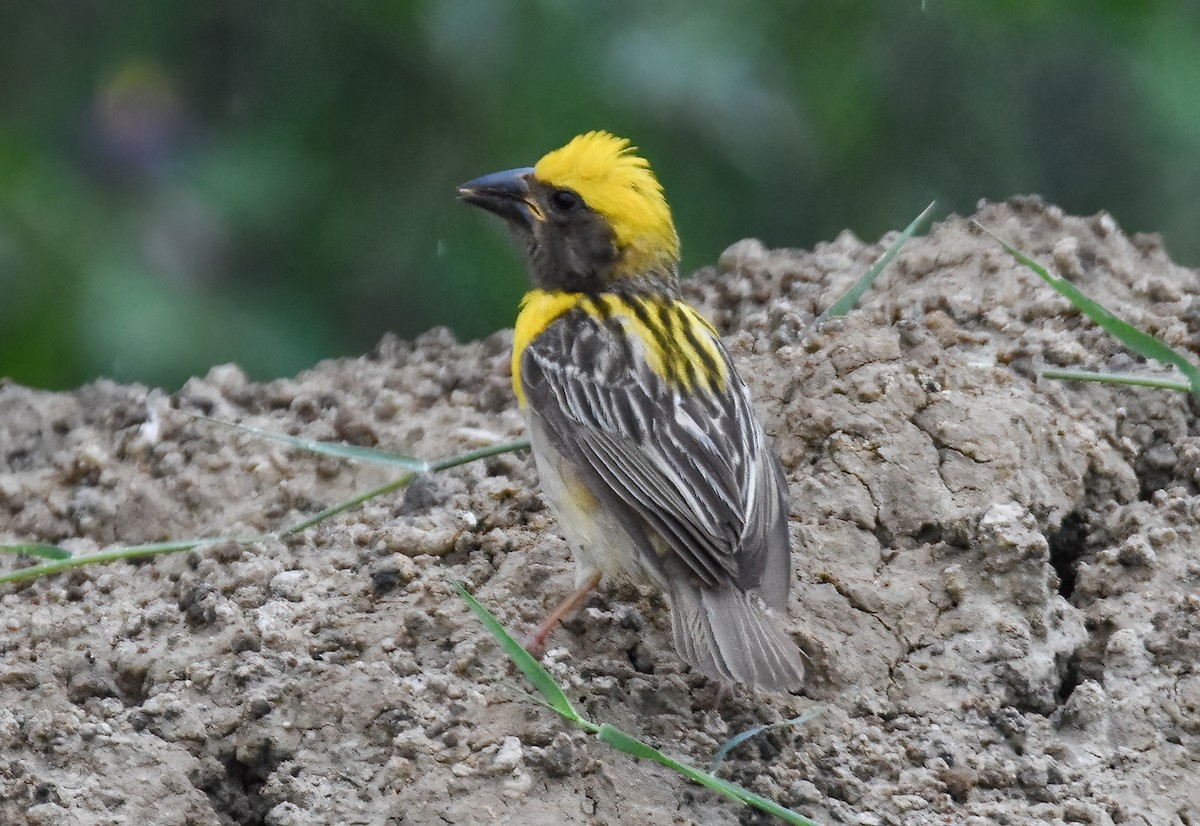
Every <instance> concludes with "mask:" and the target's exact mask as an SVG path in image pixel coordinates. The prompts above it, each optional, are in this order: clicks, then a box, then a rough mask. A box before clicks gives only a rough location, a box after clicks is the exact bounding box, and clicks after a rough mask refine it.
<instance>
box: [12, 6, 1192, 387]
mask: <svg viewBox="0 0 1200 826" xmlns="http://www.w3.org/2000/svg"><path fill="white" fill-rule="evenodd" d="M594 128H605V129H609V130H610V131H613V132H615V133H617V134H620V135H627V136H629V137H630V138H632V139H633V140H634V142H635V143H636V144H637V145H638V146H640V147H641V149H642V152H643V154H645V155H646V156H647V157H648V158H649V159H650V160H651V162H652V163H653V165H654V167H655V169H656V171H657V172H658V173H659V176H660V178H661V179H662V180H663V182H664V184H665V186H666V188H667V194H668V196H669V198H670V200H671V202H672V204H673V207H674V210H675V215H676V220H677V223H678V224H679V229H680V234H681V236H682V238H683V244H684V269H685V270H692V269H695V268H697V267H700V266H702V265H704V264H707V263H711V262H712V261H713V260H715V258H716V256H717V255H719V253H720V251H721V250H722V249H723V248H724V247H725V246H727V245H728V244H730V243H732V242H733V241H736V240H737V239H739V238H742V237H745V236H755V237H759V238H761V239H763V240H764V241H766V242H767V243H768V244H770V245H776V246H781V245H785V246H811V245H812V244H814V243H815V242H817V241H820V240H823V239H828V238H832V237H834V236H835V235H836V234H837V233H838V232H839V231H840V230H842V229H844V228H849V229H851V230H853V231H854V232H855V233H857V234H858V235H860V236H861V237H863V238H866V239H872V240H873V239H876V238H878V237H879V236H880V235H881V234H883V233H884V232H886V231H887V230H889V229H894V228H899V227H902V226H904V225H905V224H907V223H908V221H909V220H911V219H912V218H913V216H915V215H916V214H917V213H918V212H919V211H920V210H921V209H922V207H924V206H925V204H926V203H928V201H930V200H931V199H933V198H937V199H938V200H939V202H940V206H941V214H945V213H946V212H948V211H951V210H953V211H957V212H970V211H972V210H973V209H974V205H975V203H976V201H977V200H978V199H979V198H983V197H986V198H990V199H1003V198H1005V197H1007V196H1009V195H1012V194H1017V193H1025V192H1036V193H1039V194H1042V195H1044V196H1045V197H1046V198H1047V199H1049V200H1051V201H1054V202H1056V203H1058V204H1060V205H1061V206H1063V207H1064V208H1065V209H1067V210H1069V211H1071V212H1076V213H1084V214H1087V213H1092V212H1095V211H1097V210H1100V209H1107V210H1109V211H1111V212H1112V213H1113V214H1114V215H1115V217H1116V218H1117V220H1118V222H1119V223H1120V224H1121V225H1122V226H1123V227H1124V228H1125V229H1126V230H1128V231H1158V232H1161V233H1162V234H1163V235H1164V236H1165V238H1166V242H1167V246H1168V249H1169V251H1170V252H1171V254H1172V255H1173V256H1174V257H1175V258H1176V260H1178V261H1180V262H1182V263H1187V264H1191V265H1195V264H1197V263H1200V233H1197V232H1196V223H1197V203H1198V198H1197V193H1200V4H1197V3H1195V2H1194V0H1188V2H1180V3H1167V2H1133V1H1129V2H1116V1H1115V0H1109V1H1108V2H1104V1H1102V0H1076V2H1058V3H1046V2H1000V1H999V0H995V1H994V2H984V1H983V0H980V1H979V2H961V0H927V1H926V2H920V0H888V1H887V2H848V1H846V0H843V1H841V2H834V1H833V0H826V2H786V3H780V2H727V3H721V4H712V5H705V4H700V3H696V2H662V3H646V2H614V3H567V2H561V0H560V2H551V1H550V0H543V2H517V0H447V1H446V2H370V3H368V2H351V0H324V1H322V0H306V2H298V1H297V0H291V1H290V2H251V1H250V0H236V1H235V0H227V1H226V2H203V3H166V2H141V3H139V2H100V1H99V0H91V1H89V2H83V0H79V2H38V3H33V2H14V1H13V0H9V2H0V375H3V376H9V377H12V378H15V379H16V380H18V381H20V382H23V383H26V384H31V385H36V386H42V387H52V388H61V387H69V386H72V385H75V384H78V383H80V382H83V381H87V380H90V379H92V378H94V377H97V376H110V377H113V378H116V379H119V380H122V381H131V380H136V381H142V382H147V383H153V384H160V385H163V386H165V387H167V388H168V389H174V388H176V387H178V386H179V384H180V383H181V382H183V381H184V380H185V379H186V378H187V377H188V376H190V375H193V374H197V373H204V372H205V371H207V369H208V368H209V367H210V366H211V365H213V364H217V363H222V362H226V361H236V362H238V363H239V364H241V365H242V366H243V367H244V368H245V369H246V370H247V371H248V372H249V373H250V374H251V375H252V376H254V377H256V378H268V377H273V376H279V375H286V374H290V373H293V372H295V371H297V370H299V369H302V368H303V367H305V366H307V365H310V364H312V363H313V362H315V361H316V360H318V359H320V358H323V357H327V356H334V355H344V354H356V353H359V352H362V351H364V350H366V349H368V348H370V347H371V346H372V345H373V344H374V343H375V342H376V341H378V339H379V338H380V336H381V335H382V334H383V333H384V332H385V331H387V330H393V331H395V332H397V333H398V334H400V335H402V336H405V337H411V336H413V335H416V334H418V333H420V332H421V331H423V330H425V329H428V328H429V327H431V326H434V325H438V324H445V325H449V326H450V327H452V328H453V329H454V330H455V331H456V332H457V334H458V335H459V336H460V337H463V338H470V337H476V336H480V335H484V334H487V333H489V332H491V331H492V330H495V329H497V328H499V327H502V326H506V325H509V324H511V321H512V318H513V316H514V313H515V308H516V303H517V301H518V299H519V297H520V295H521V293H522V292H523V288H524V275H523V270H522V267H521V264H520V262H519V260H518V257H517V255H516V252H515V250H514V249H513V247H512V246H511V244H510V242H509V240H508V238H507V236H506V235H505V234H504V232H503V231H502V229H501V228H500V226H499V222H497V221H495V220H494V219H491V218H490V217H489V216H486V215H484V214H482V213H480V212H478V211H475V210H470V209H468V208H467V207H465V206H461V205H459V204H457V203H456V201H455V196H454V187H455V185H456V184H458V183H460V182H462V181H464V180H466V179H468V178H471V177H474V176H476V175H479V174H482V173H485V172H491V171H495V170H498V169H504V168H508V167H513V166H524V165H529V164H532V163H533V162H534V161H536V160H537V158H538V157H539V156H540V155H541V154H542V153H544V152H546V151H548V150H550V149H553V148H555V147H557V146H559V145H561V144H562V143H564V142H565V141H566V140H567V139H569V138H570V137H571V136H573V135H574V134H576V133H578V132H581V131H585V130H588V129H594Z"/></svg>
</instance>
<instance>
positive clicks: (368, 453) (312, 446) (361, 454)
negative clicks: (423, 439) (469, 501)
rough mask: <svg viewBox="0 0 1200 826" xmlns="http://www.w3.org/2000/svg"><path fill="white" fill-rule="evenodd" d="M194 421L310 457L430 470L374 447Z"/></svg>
mask: <svg viewBox="0 0 1200 826" xmlns="http://www.w3.org/2000/svg"><path fill="white" fill-rule="evenodd" d="M192 418H194V419H198V420H199V421H202V422H208V423H210V424H216V425H220V426H221V427H228V428H230V429H231V430H240V431H242V432H243V433H249V434H250V435H252V436H258V437H259V438H262V439H268V440H270V441H272V442H280V443H282V444H285V445H290V446H291V447H295V448H299V449H300V450H307V451H308V452H309V453H320V454H324V455H326V456H338V457H340V458H343V459H362V460H365V461H368V462H376V463H378V464H385V465H399V466H400V467H402V468H407V469H408V470H413V471H416V472H418V473H422V472H424V471H427V470H429V469H430V467H431V466H430V464H429V462H426V461H424V460H423V459H417V458H415V457H413V456H405V455H404V454H402V453H391V452H389V451H386V450H377V449H376V448H372V447H362V446H360V445H345V444H340V443H338V442H318V441H316V440H315V439H302V438H300V437H299V436H289V435H288V434H286V433H277V432H275V431H273V430H263V429H262V428H259V427H251V426H250V425H247V424H238V423H236V422H223V421H221V420H220V419H212V418H209V417H208V416H197V415H195V414H193V415H192Z"/></svg>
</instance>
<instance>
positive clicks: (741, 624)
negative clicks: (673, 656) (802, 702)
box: [671, 585, 804, 691]
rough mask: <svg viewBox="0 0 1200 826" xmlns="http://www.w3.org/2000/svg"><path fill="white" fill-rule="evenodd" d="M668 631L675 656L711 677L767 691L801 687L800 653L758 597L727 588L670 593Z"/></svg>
mask: <svg viewBox="0 0 1200 826" xmlns="http://www.w3.org/2000/svg"><path fill="white" fill-rule="evenodd" d="M671 626H672V628H671V630H672V632H673V635H674V637H675V648H676V650H677V651H678V652H679V655H680V656H681V657H683V659H685V660H687V661H688V662H689V663H691V664H692V665H693V666H694V667H695V668H698V669H699V670H700V671H702V672H703V673H705V674H707V675H708V676H710V677H713V678H715V679H718V680H725V681H732V682H741V683H749V684H752V685H757V686H760V687H761V688H766V689H769V690H771V691H787V690H789V689H796V688H800V686H801V685H802V684H803V682H804V659H803V655H802V654H801V653H800V649H799V648H797V647H796V644H795V643H794V642H792V640H791V638H790V637H789V636H788V635H787V633H786V632H785V631H784V630H783V626H782V625H781V624H780V622H779V620H778V618H776V616H775V615H774V614H773V613H772V612H771V609H769V608H768V607H767V606H766V604H764V603H763V601H762V599H760V598H759V597H758V596H757V595H754V594H747V593H745V592H743V591H739V590H738V589H737V588H734V587H731V586H726V587H724V588H721V589H719V590H709V589H706V588H695V587H691V586H689V585H682V586H680V587H677V588H673V589H672V593H671Z"/></svg>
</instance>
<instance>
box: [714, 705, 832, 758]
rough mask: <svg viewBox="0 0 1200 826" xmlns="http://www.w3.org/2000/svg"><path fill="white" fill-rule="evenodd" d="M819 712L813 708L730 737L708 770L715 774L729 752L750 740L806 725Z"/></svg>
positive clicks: (818, 709)
mask: <svg viewBox="0 0 1200 826" xmlns="http://www.w3.org/2000/svg"><path fill="white" fill-rule="evenodd" d="M821 711H822V710H821V709H820V708H814V709H812V710H811V711H806V712H804V713H803V714H801V715H800V716H799V717H793V718H792V719H790V720H781V721H780V722H778V723H769V724H767V725H762V726H754V727H753V728H748V729H746V730H745V731H743V732H742V733H741V734H738V735H736V736H734V737H731V738H730V739H729V741H728V742H727V743H726V744H725V745H723V746H721V748H720V749H718V750H717V753H716V754H715V755H713V759H712V764H711V765H710V766H709V767H708V770H709V771H710V772H712V773H713V774H716V773H717V769H719V768H721V763H722V761H724V759H725V758H726V757H727V756H728V755H729V752H731V751H733V750H734V749H735V748H737V747H738V746H740V745H741V744H742V743H745V742H746V741H747V740H749V739H750V738H752V737H757V736H758V735H760V734H762V733H763V732H765V731H774V730H775V729H780V728H791V727H793V726H798V725H800V724H802V723H807V722H808V721H809V720H811V719H813V718H814V717H816V716H817V715H818V714H820V713H821Z"/></svg>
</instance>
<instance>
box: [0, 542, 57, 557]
mask: <svg viewBox="0 0 1200 826" xmlns="http://www.w3.org/2000/svg"><path fill="white" fill-rule="evenodd" d="M0 553H6V554H22V555H24V556H36V557H40V558H41V559H70V558H71V552H70V551H68V550H67V549H66V548H60V547H58V546H57V545H46V544H44V543H42V542H27V543H24V544H21V545H0Z"/></svg>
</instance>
